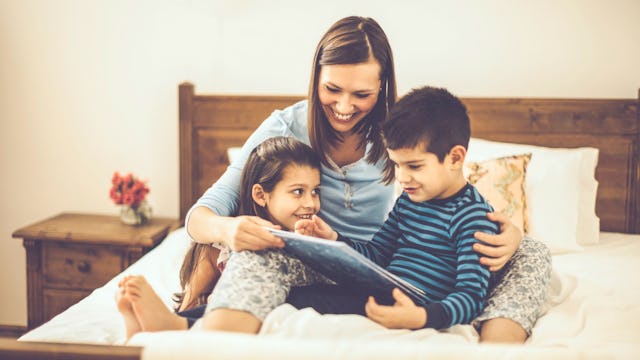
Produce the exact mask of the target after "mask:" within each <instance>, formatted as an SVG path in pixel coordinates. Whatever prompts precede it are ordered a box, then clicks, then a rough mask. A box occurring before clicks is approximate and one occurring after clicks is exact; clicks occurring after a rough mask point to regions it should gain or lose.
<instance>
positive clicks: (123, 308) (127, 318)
mask: <svg viewBox="0 0 640 360" xmlns="http://www.w3.org/2000/svg"><path fill="white" fill-rule="evenodd" d="M124 281H125V280H123V281H121V282H120V284H119V287H118V290H117V291H116V306H117V307H118V311H120V314H122V318H123V319H124V326H125V328H126V332H127V341H128V340H129V339H131V337H132V336H133V335H135V334H137V333H139V332H140V331H142V327H141V326H140V323H138V318H137V317H136V314H135V313H134V312H133V307H132V306H131V302H130V301H129V299H128V298H127V297H126V296H125V291H124V288H123V287H122V284H124Z"/></svg>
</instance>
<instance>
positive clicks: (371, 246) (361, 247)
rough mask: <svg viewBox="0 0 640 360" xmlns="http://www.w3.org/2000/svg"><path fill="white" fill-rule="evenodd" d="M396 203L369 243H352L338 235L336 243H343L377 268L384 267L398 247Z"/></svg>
mask: <svg viewBox="0 0 640 360" xmlns="http://www.w3.org/2000/svg"><path fill="white" fill-rule="evenodd" d="M397 207H398V203H397V202H396V204H395V205H394V206H393V209H392V210H391V211H390V212H389V216H388V217H387V220H386V221H385V222H384V224H382V227H381V228H380V230H378V232H376V233H375V235H374V236H373V238H372V239H371V240H370V241H365V242H362V241H353V240H350V239H347V238H344V237H342V236H340V235H339V234H338V241H343V242H345V243H347V244H348V245H349V246H351V247H352V248H353V249H355V250H356V251H357V252H359V253H360V254H362V255H364V256H365V257H366V258H368V259H369V260H371V261H373V262H375V263H376V264H377V265H378V266H381V267H386V266H387V265H388V264H389V262H390V261H391V257H392V256H393V254H394V253H395V251H396V248H397V246H398V239H399V238H400V232H399V230H398V212H397Z"/></svg>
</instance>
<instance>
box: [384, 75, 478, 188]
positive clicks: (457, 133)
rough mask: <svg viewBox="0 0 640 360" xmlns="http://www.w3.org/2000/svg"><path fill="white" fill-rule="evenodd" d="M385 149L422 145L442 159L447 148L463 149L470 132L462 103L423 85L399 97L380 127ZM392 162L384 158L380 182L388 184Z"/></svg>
mask: <svg viewBox="0 0 640 360" xmlns="http://www.w3.org/2000/svg"><path fill="white" fill-rule="evenodd" d="M382 133H383V135H384V140H385V145H386V147H387V148H388V149H391V150H396V149H410V148H415V147H416V146H420V145H422V146H424V151H426V152H430V153H433V154H435V155H436V156H437V157H438V160H440V162H442V161H443V160H444V158H445V156H446V155H447V154H448V153H449V151H450V150H451V148H453V147H454V146H456V145H462V146H464V148H465V149H466V148H467V146H468V145H469V137H470V134H471V129H470V124H469V116H468V115H467V108H466V106H465V105H464V104H463V103H462V101H460V99H458V98H457V97H455V96H454V95H452V94H451V93H450V92H448V91H447V90H446V89H442V88H435V87H430V86H425V87H422V88H419V89H414V90H412V91H411V92H409V93H408V94H407V95H405V96H403V97H402V98H401V99H400V100H399V101H398V103H397V104H396V106H395V107H394V108H393V109H392V110H391V111H390V112H389V117H388V119H387V121H386V123H385V124H384V126H383V127H382ZM393 178H394V165H393V164H392V163H391V161H389V160H387V163H386V165H385V169H384V179H383V181H385V182H387V183H391V182H392V181H393Z"/></svg>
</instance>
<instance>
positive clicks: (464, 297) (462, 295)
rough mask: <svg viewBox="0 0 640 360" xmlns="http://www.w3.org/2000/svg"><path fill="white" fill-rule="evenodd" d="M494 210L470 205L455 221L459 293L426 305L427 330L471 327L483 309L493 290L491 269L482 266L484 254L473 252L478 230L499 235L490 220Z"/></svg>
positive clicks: (452, 237)
mask: <svg viewBox="0 0 640 360" xmlns="http://www.w3.org/2000/svg"><path fill="white" fill-rule="evenodd" d="M491 211H493V210H492V209H491V207H490V206H489V205H488V204H486V203H468V204H465V205H463V206H461V207H460V208H459V209H458V210H457V211H456V213H455V214H454V216H453V217H452V219H451V227H450V233H451V239H452V241H455V244H456V256H457V268H456V271H457V274H456V284H455V291H454V292H453V293H451V294H449V295H448V296H446V297H445V298H444V299H443V300H441V301H438V302H434V303H431V304H429V305H427V306H426V310H427V323H426V324H425V327H430V328H436V329H441V328H447V327H450V326H453V325H456V324H467V323H470V322H471V321H472V320H473V319H474V318H476V317H477V316H478V315H480V313H481V312H482V310H483V306H484V299H485V297H486V295H487V291H488V287H489V276H490V273H489V269H488V268H487V267H485V266H483V265H481V264H480V255H478V254H477V253H476V252H475V251H474V250H473V244H475V243H476V242H477V240H476V239H475V238H474V237H473V234H474V233H475V232H476V231H481V232H484V233H489V234H496V233H498V232H499V228H498V225H497V224H495V223H493V222H491V221H489V219H488V218H487V212H491Z"/></svg>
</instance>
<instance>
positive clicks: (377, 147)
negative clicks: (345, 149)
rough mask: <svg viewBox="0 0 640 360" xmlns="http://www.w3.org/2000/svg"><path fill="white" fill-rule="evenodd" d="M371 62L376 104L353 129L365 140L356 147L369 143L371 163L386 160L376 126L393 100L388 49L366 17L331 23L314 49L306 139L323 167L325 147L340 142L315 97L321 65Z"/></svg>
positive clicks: (377, 27)
mask: <svg viewBox="0 0 640 360" xmlns="http://www.w3.org/2000/svg"><path fill="white" fill-rule="evenodd" d="M371 59H374V60H376V61H377V62H378V63H379V64H380V69H381V70H380V92H379V93H378V101H377V103H376V104H375V106H374V107H373V109H372V110H371V112H370V113H369V114H367V116H366V117H365V118H364V119H362V121H360V122H359V123H358V124H357V125H356V127H355V128H354V130H355V131H357V132H358V133H360V134H364V135H365V137H364V139H363V141H362V143H361V144H360V146H361V147H364V146H366V144H367V143H368V142H370V143H372V147H371V150H370V153H369V155H368V156H367V159H366V160H367V162H369V163H371V164H375V163H376V162H377V161H378V160H380V159H381V158H386V152H385V148H384V144H383V141H382V137H381V133H380V127H381V124H382V122H383V121H384V120H385V118H386V116H387V113H388V111H389V110H390V109H391V107H393V105H394V104H395V101H396V96H397V93H396V75H395V69H394V63H393V54H392V52H391V46H390V45H389V41H388V40H387V36H386V35H385V33H384V31H383V30H382V28H381V27H380V25H378V23H377V22H376V21H375V20H373V19H371V18H366V17H359V16H349V17H346V18H343V19H341V20H339V21H338V22H336V23H335V24H333V25H332V26H331V28H329V30H328V31H327V32H326V33H325V34H324V36H323V37H322V39H321V40H320V43H318V46H317V48H316V53H315V56H314V57H313V64H312V67H311V81H310V83H309V96H308V101H309V117H308V126H309V140H310V142H311V147H312V148H313V149H315V150H316V152H317V153H318V154H319V156H320V159H321V160H322V162H323V163H324V164H325V165H327V166H328V165H329V163H328V160H327V155H326V154H327V150H328V146H331V145H335V144H336V143H337V142H338V141H341V136H340V134H338V133H337V132H336V131H335V130H334V129H333V128H332V127H331V124H329V121H328V120H327V118H326V116H325V114H324V111H323V110H322V104H321V103H320V99H319V97H318V81H319V80H318V78H319V74H320V68H321V66H323V65H337V64H360V63H366V62H368V61H369V60H371Z"/></svg>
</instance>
